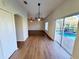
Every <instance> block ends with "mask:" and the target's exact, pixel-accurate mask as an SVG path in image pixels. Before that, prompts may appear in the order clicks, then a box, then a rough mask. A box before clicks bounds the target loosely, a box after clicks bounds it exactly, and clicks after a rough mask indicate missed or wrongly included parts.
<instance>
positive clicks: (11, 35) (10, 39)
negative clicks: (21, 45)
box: [0, 0, 28, 59]
mask: <svg viewBox="0 0 79 59" xmlns="http://www.w3.org/2000/svg"><path fill="white" fill-rule="evenodd" d="M25 7H26V6H23V5H22V4H21V3H20V2H18V0H0V40H1V43H0V44H2V46H0V49H1V50H2V53H1V52H0V59H1V55H2V57H5V58H2V59H8V57H10V56H11V55H12V53H13V52H14V51H15V50H16V49H17V44H16V31H15V23H14V22H15V21H14V14H18V15H21V16H22V17H23V18H24V19H26V20H23V21H24V22H25V21H27V12H26V8H25ZM26 25H27V22H26ZM23 26H24V27H25V25H24V24H23ZM27 28H28V27H27ZM24 32H25V33H24V38H25V36H26V37H28V34H27V33H28V30H27V29H24Z"/></svg>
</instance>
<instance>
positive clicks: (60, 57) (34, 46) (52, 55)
mask: <svg viewBox="0 0 79 59" xmlns="http://www.w3.org/2000/svg"><path fill="white" fill-rule="evenodd" d="M10 59H70V56H69V55H68V54H67V53H66V52H65V51H64V50H63V49H62V48H61V47H60V46H59V45H58V44H57V43H56V42H54V41H52V40H50V39H48V38H47V37H46V36H40V35H39V36H38V35H37V36H30V37H29V38H28V40H27V41H26V42H25V44H24V45H23V46H22V47H21V48H20V49H18V50H17V51H16V52H15V53H14V54H13V55H12V56H11V58H10Z"/></svg>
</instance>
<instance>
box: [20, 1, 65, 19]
mask: <svg viewBox="0 0 79 59" xmlns="http://www.w3.org/2000/svg"><path fill="white" fill-rule="evenodd" d="M19 1H20V3H21V4H22V5H25V4H23V0H19ZM26 1H27V3H28V4H27V5H26V6H25V8H26V9H27V13H28V16H29V17H30V16H32V17H37V16H38V2H40V3H41V5H40V13H41V17H44V18H45V17H47V16H48V15H49V14H50V13H51V12H53V11H54V10H55V9H56V8H57V7H58V6H59V5H60V4H62V3H63V2H64V1H65V0H26Z"/></svg>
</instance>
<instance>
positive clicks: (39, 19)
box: [37, 3, 41, 21]
mask: <svg viewBox="0 0 79 59" xmlns="http://www.w3.org/2000/svg"><path fill="white" fill-rule="evenodd" d="M37 20H38V21H41V18H40V3H38V18H37Z"/></svg>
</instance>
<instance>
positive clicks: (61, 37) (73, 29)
mask: <svg viewBox="0 0 79 59" xmlns="http://www.w3.org/2000/svg"><path fill="white" fill-rule="evenodd" d="M78 19H79V16H78V15H76V16H70V17H65V18H63V19H58V20H57V21H56V30H55V40H56V41H57V42H58V43H59V44H60V45H61V46H62V47H63V48H64V49H65V50H66V52H67V53H69V54H70V55H72V51H73V47H74V42H75V40H76V34H77V24H78Z"/></svg>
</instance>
